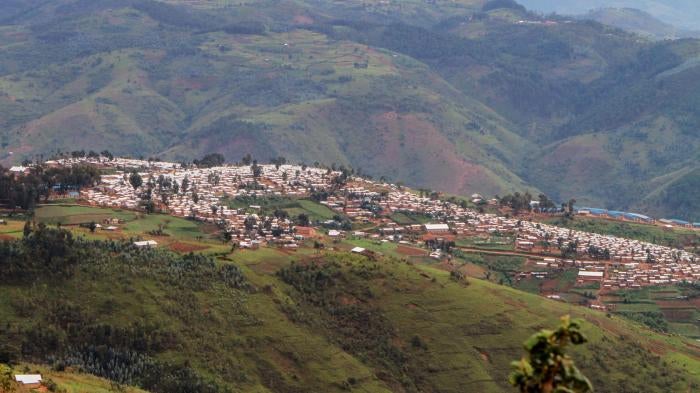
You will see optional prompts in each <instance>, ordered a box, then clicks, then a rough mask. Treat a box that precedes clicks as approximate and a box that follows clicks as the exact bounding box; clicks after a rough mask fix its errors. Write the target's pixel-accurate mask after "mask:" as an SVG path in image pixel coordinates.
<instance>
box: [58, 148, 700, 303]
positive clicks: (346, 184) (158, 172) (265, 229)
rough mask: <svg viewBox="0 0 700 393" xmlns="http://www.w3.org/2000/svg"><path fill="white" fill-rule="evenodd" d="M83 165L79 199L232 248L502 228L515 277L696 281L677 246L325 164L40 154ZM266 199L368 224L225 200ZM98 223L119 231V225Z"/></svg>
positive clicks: (699, 263) (688, 257)
mask: <svg viewBox="0 0 700 393" xmlns="http://www.w3.org/2000/svg"><path fill="white" fill-rule="evenodd" d="M85 163H88V164H91V165H97V166H100V167H102V168H103V169H105V170H109V171H110V173H111V174H108V175H103V176H102V181H101V184H99V185H98V186H97V187H94V188H89V189H86V190H82V191H81V192H80V198H81V199H82V200H84V202H86V203H88V204H91V205H95V206H103V207H118V208H125V209H140V208H143V205H144V198H146V199H148V201H150V202H152V203H153V206H152V208H154V209H157V210H160V211H164V212H168V213H169V214H171V215H175V216H181V217H189V218H191V219H194V220H199V221H205V222H209V223H214V224H217V225H219V226H220V227H221V228H222V229H223V230H224V231H225V233H227V234H228V235H229V236H228V238H230V241H231V243H232V244H234V245H235V247H240V248H248V249H256V248H259V247H261V246H277V247H284V248H287V249H296V248H298V247H299V246H300V244H301V243H302V242H303V241H304V240H306V239H307V238H309V237H315V236H316V234H317V231H320V230H319V227H321V226H323V227H324V228H325V234H326V235H327V236H328V237H329V238H330V239H337V238H342V237H348V236H352V237H360V238H368V239H373V240H376V241H379V242H400V243H402V244H407V245H410V244H413V245H417V246H419V247H423V245H424V244H428V242H429V241H431V240H432V241H433V242H432V243H430V244H432V245H434V246H433V248H434V249H432V250H431V251H432V252H431V254H430V256H431V257H433V258H435V259H442V258H449V255H445V254H443V251H444V250H441V249H440V247H437V246H435V245H436V244H440V243H439V242H443V243H444V242H445V241H448V242H449V241H451V240H452V241H453V240H454V239H455V237H469V236H472V237H479V236H488V235H490V234H510V235H512V236H513V237H514V239H515V247H516V249H517V251H518V252H521V253H523V255H528V258H529V259H530V260H532V261H533V266H534V269H532V271H527V272H522V273H521V274H520V276H533V277H538V278H542V277H545V276H546V275H547V271H548V270H553V269H562V268H578V269H579V271H578V280H577V281H578V282H579V283H590V282H599V283H600V284H601V289H604V290H605V289H610V290H612V289H624V288H639V287H642V286H648V285H663V284H674V283H679V282H683V281H692V282H695V281H699V280H700V260H699V259H698V257H697V256H696V255H694V254H692V253H690V252H687V251H685V250H680V249H673V248H670V247H666V246H661V245H657V244H651V243H646V242H642V241H637V240H631V239H625V238H619V237H615V236H605V235H599V234H594V233H587V232H581V231H576V230H570V229H565V228H560V227H556V226H552V225H547V224H543V223H537V222H533V221H527V220H520V219H518V218H507V217H504V216H499V215H497V214H493V213H480V212H478V211H477V210H475V209H471V208H467V207H465V206H463V204H461V205H458V204H456V203H453V202H449V201H443V200H440V199H436V198H431V197H428V196H424V195H420V194H418V193H416V192H415V191H412V190H409V189H405V188H403V187H400V186H397V185H394V184H388V183H383V182H377V181H372V180H368V179H364V178H361V177H356V176H348V175H347V174H344V173H343V172H340V171H334V170H331V169H322V168H312V167H306V166H299V165H288V164H265V165H257V164H256V163H254V164H252V165H224V166H215V167H211V168H198V167H195V166H190V167H182V165H181V164H179V163H171V162H159V161H143V160H134V159H125V158H113V159H106V158H102V157H101V158H69V159H61V160H57V161H49V162H47V164H48V165H53V166H71V165H77V164H85ZM134 172H136V173H138V176H139V177H140V178H142V179H144V180H143V184H141V185H139V186H138V187H134V185H133V184H131V182H130V176H131V175H132V174H133V173H134ZM146 194H148V196H145V195H146ZM268 197H291V198H309V197H314V198H316V199H317V200H319V203H321V204H323V205H326V206H327V207H328V208H330V209H332V210H333V211H335V212H337V213H338V216H339V217H340V216H343V217H347V218H348V219H349V220H351V221H352V222H353V223H361V224H366V225H369V228H370V229H365V230H362V231H360V230H356V231H353V230H352V229H351V227H352V226H351V225H349V224H346V225H345V226H343V225H342V223H341V222H337V221H335V220H329V221H328V222H313V223H311V222H310V223H308V224H306V225H308V226H301V225H299V224H298V222H295V220H294V218H293V217H288V216H284V215H277V216H276V215H263V214H262V213H261V207H260V206H259V205H256V204H255V203H250V204H248V205H247V206H244V207H242V208H231V207H229V206H228V205H227V203H226V201H230V200H236V199H240V198H243V200H245V201H255V200H256V198H259V200H264V199H265V198H268ZM473 197H474V198H477V199H478V198H481V197H480V196H479V195H474V196H473ZM150 202H149V203H150ZM398 212H401V213H408V214H420V215H423V216H425V217H428V218H429V221H430V222H428V223H425V224H413V225H400V224H398V223H396V222H394V221H392V220H391V219H390V218H388V217H389V216H390V215H391V214H392V213H398ZM101 229H102V230H118V226H116V225H108V226H105V227H101ZM435 241H437V242H435ZM155 245H157V242H156V241H153V240H151V241H145V242H142V244H139V246H155ZM560 250H567V254H566V256H567V257H566V258H561V257H560V256H561V254H562V253H561V252H560ZM353 251H355V252H363V251H365V250H364V249H361V248H358V249H355V250H353Z"/></svg>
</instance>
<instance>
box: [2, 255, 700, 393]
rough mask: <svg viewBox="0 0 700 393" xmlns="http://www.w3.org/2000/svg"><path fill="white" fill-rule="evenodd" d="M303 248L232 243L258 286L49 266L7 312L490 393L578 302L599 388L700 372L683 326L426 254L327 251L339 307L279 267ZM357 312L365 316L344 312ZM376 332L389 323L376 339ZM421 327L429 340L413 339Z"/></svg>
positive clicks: (310, 368) (192, 350)
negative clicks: (439, 266) (179, 282)
mask: <svg viewBox="0 0 700 393" xmlns="http://www.w3.org/2000/svg"><path fill="white" fill-rule="evenodd" d="M304 254H305V251H303V252H300V254H297V256H296V257H294V256H293V257H290V256H288V255H286V254H283V253H280V252H277V251H274V250H267V249H265V250H261V251H259V252H257V253H254V252H241V253H237V254H234V255H233V260H234V263H236V264H238V265H239V266H242V267H243V268H244V272H245V274H246V276H247V278H248V279H249V280H250V281H251V282H252V283H254V284H255V285H256V286H257V287H258V288H259V289H260V290H258V291H257V292H255V293H252V294H247V293H244V292H241V291H231V290H226V289H224V288H222V287H220V286H214V287H213V288H211V289H208V290H204V291H190V290H184V291H183V290H180V289H177V288H174V287H172V286H170V285H166V284H164V283H163V282H159V281H154V280H152V279H148V278H144V277H138V276H131V275H129V274H128V273H127V272H126V271H118V270H115V271H111V272H110V270H108V271H107V272H106V274H101V275H93V274H90V273H88V272H78V273H77V274H76V276H75V277H74V278H72V279H69V280H62V279H52V278H50V277H44V278H42V279H40V280H39V282H38V283H37V284H36V285H34V286H32V288H33V289H31V291H30V289H29V287H26V286H17V285H7V284H2V285H0V299H5V300H4V301H2V302H0V316H1V317H2V319H3V320H5V321H8V322H9V323H10V324H11V325H12V326H28V325H31V324H33V323H36V322H39V321H41V320H42V318H43V317H44V314H45V310H44V309H45V307H47V305H50V304H52V301H51V300H50V299H61V301H62V304H73V305H78V306H79V307H80V309H81V310H83V311H82V312H83V313H84V315H85V316H87V317H88V318H89V319H91V320H94V321H96V322H108V323H112V324H116V325H118V326H119V325H122V326H127V325H130V324H132V323H135V322H138V321H149V323H151V324H156V325H158V326H163V327H167V330H168V331H169V332H172V333H174V334H175V336H176V337H177V340H178V342H179V343H180V344H179V345H178V348H177V350H171V351H168V352H165V353H161V354H160V355H158V356H159V358H161V359H167V360H170V361H175V362H183V361H185V360H188V361H189V362H190V364H192V365H193V366H194V367H195V368H196V369H198V370H199V371H200V372H201V373H203V375H206V376H208V377H210V378H214V379H216V380H218V381H219V382H225V383H227V384H229V386H231V387H232V388H233V389H234V390H235V391H261V392H262V391H278V392H286V391H289V392H291V391H298V390H299V389H302V390H305V391H325V392H332V391H342V390H343V385H344V384H346V383H347V381H352V384H353V388H354V389H357V390H361V391H368V392H388V391H403V390H404V389H405V391H415V390H417V389H420V390H421V391H441V392H450V391H454V392H457V391H463V390H464V387H465V386H469V387H470V389H471V390H478V391H484V392H492V391H494V392H495V391H508V390H510V389H509V388H507V386H506V383H505V380H506V375H507V373H508V364H509V361H510V360H512V359H515V358H517V357H519V356H520V354H521V342H522V341H523V340H524V339H525V338H526V337H527V336H528V335H529V334H531V333H532V332H533V331H535V330H537V329H539V328H542V327H545V326H552V325H553V324H555V323H556V318H557V316H559V315H562V314H566V313H573V314H574V315H576V316H580V317H584V318H585V319H586V320H587V321H588V322H587V323H586V332H587V333H588V335H589V336H590V337H591V339H592V343H591V344H589V345H588V346H587V348H585V349H583V350H581V351H576V357H577V359H578V360H579V363H580V364H581V366H582V367H583V369H584V370H586V372H587V374H588V375H589V376H591V377H592V379H593V380H594V381H595V383H596V386H597V387H598V391H603V392H604V391H619V387H620V386H622V384H626V386H627V387H629V388H630V389H632V390H635V387H636V388H639V389H643V390H645V391H650V392H651V391H667V389H668V387H669V386H674V389H679V390H680V389H685V387H687V386H689V385H688V384H689V383H691V381H693V382H696V383H697V382H699V380H698V378H700V375H698V373H700V355H699V353H698V351H697V349H694V348H695V347H693V346H692V345H691V344H690V343H687V342H685V341H683V340H681V339H680V338H678V337H671V336H661V335H658V334H654V333H651V332H649V331H647V330H644V329H642V328H640V327H638V326H637V325H633V324H630V323H627V322H624V321H622V320H619V319H617V318H614V319H610V318H607V317H605V315H604V314H600V313H596V312H592V311H588V310H585V309H579V308H576V307H573V308H572V307H571V306H568V305H565V304H562V303H556V302H552V301H548V300H546V299H543V298H541V297H537V296H534V295H527V294H524V293H522V292H518V291H516V290H513V289H509V288H506V287H502V286H497V285H494V284H490V283H487V282H484V281H480V280H475V279H473V280H470V283H469V285H468V286H463V285H461V284H457V283H455V282H452V281H450V279H449V278H448V274H447V273H445V272H443V271H439V270H435V269H433V268H430V267H427V266H419V265H409V264H406V263H403V262H398V261H396V260H388V259H387V260H382V261H381V263H380V264H374V263H369V262H367V261H365V260H364V259H363V258H362V257H351V256H349V255H344V254H329V255H328V256H327V257H326V259H327V260H337V261H339V263H340V264H341V266H342V267H341V273H340V275H339V276H338V281H337V285H336V286H334V287H332V290H330V291H328V292H323V291H322V292H319V293H318V295H320V296H322V297H323V298H325V299H327V300H328V301H329V302H330V304H336V306H337V305H338V304H341V305H343V306H339V308H338V309H334V308H328V307H325V306H319V305H317V304H316V303H313V302H310V301H309V298H308V297H306V296H302V295H301V293H300V292H298V291H297V290H295V289H293V288H292V287H291V286H290V285H288V284H285V283H283V282H281V281H280V279H279V278H278V277H277V276H275V272H277V271H278V270H279V269H281V268H283V267H285V266H288V265H289V263H290V260H294V259H300V258H301V259H303V258H306V257H305V256H304ZM363 272H365V273H363ZM12 299H23V301H22V302H21V304H22V306H21V307H27V306H28V305H29V304H34V306H33V307H32V310H33V312H32V313H31V314H30V315H27V314H24V316H21V315H19V314H18V311H17V310H18V309H17V308H16V305H18V304H20V303H17V302H16V300H12ZM336 301H338V302H339V303H334V302H336ZM343 307H349V308H343ZM333 310H335V312H338V313H339V314H338V313H334V312H332V311H333ZM350 310H352V314H351V315H357V318H358V319H349V320H345V322H341V323H340V324H339V320H338V318H340V317H341V316H342V315H345V314H344V313H346V312H350ZM362 316H364V317H362ZM363 318H369V323H370V325H365V322H367V321H364V319H363ZM341 321H342V320H341ZM363 321H364V322H363ZM368 326H371V327H368ZM193 327H194V328H193ZM348 329H350V330H348ZM354 329H356V330H354ZM379 332H389V333H388V336H386V337H384V336H381V337H379V338H377V337H374V335H376V334H378V333H379ZM416 336H417V337H420V340H421V342H423V344H424V346H423V347H416V346H414V345H412V344H411V342H412V340H414V337H416ZM373 340H379V341H376V342H377V343H379V344H381V346H382V348H384V347H385V346H388V348H393V351H398V353H400V354H401V356H402V357H403V359H405V361H403V362H402V364H403V366H401V367H400V368H399V367H397V366H396V363H394V360H392V359H393V358H387V357H386V356H385V354H384V353H377V352H375V351H374V349H372V347H369V348H368V347H366V346H365V345H366V344H367V343H368V342H369V343H372V342H375V341H373ZM631 343H634V344H632V345H631ZM647 350H650V351H653V353H654V354H653V355H652V354H651V353H648V352H646V351H647ZM660 362H664V363H663V364H664V365H663V366H662V365H661V363H660ZM657 367H659V368H661V367H663V370H665V371H663V375H660V374H659V372H658V371H654V370H656V369H657ZM401 370H404V371H401ZM681 370H685V371H681ZM630 375H634V376H635V378H634V379H631V378H630V377H629V376H630ZM642 386H643V388H642Z"/></svg>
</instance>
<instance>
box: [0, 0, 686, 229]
mask: <svg viewBox="0 0 700 393" xmlns="http://www.w3.org/2000/svg"><path fill="white" fill-rule="evenodd" d="M183 4H185V3H184V2H180V1H169V2H155V1H147V0H132V1H129V2H127V3H124V2H115V1H107V0H102V1H96V2H84V1H78V0H55V1H49V2H40V1H34V2H30V3H28V4H26V7H25V8H22V5H21V4H19V3H16V2H14V3H7V4H5V5H3V7H6V10H8V11H7V13H8V14H10V11H11V14H12V15H16V16H15V17H14V18H13V19H12V20H10V21H5V22H3V24H2V26H0V34H2V36H3V37H4V38H5V39H6V42H7V44H6V45H5V46H3V47H2V48H0V51H2V53H3V59H5V60H4V61H0V87H1V88H2V92H3V93H4V94H2V95H0V114H2V117H1V118H0V127H1V128H0V129H1V130H2V131H1V132H0V143H1V146H2V150H1V151H0V161H1V162H3V163H4V164H10V163H19V162H20V161H21V160H22V159H24V158H33V157H35V155H36V154H44V155H45V156H48V155H51V154H52V153H54V152H55V151H56V149H60V150H72V149H74V148H76V147H80V148H84V149H94V150H97V151H101V150H103V149H105V148H108V149H110V150H113V151H114V153H116V154H120V155H123V154H131V155H134V156H153V155H161V156H162V157H164V158H167V159H178V160H191V159H193V158H194V157H197V156H201V155H202V154H205V153H209V152H214V151H216V152H220V153H224V154H225V155H226V156H227V158H228V159H229V160H232V161H235V160H236V159H238V158H240V157H242V156H243V155H245V154H246V153H252V154H254V155H255V156H256V157H257V158H258V159H260V160H267V159H269V158H272V157H277V156H279V155H284V156H287V157H288V158H289V159H290V160H293V161H298V162H301V161H306V162H307V163H311V162H315V161H319V162H323V163H326V164H328V165H330V164H332V163H334V162H335V163H336V164H338V165H341V164H342V165H346V166H353V167H356V168H361V169H362V171H363V172H365V173H368V174H370V175H373V176H376V177H380V176H386V177H389V178H391V179H392V180H394V181H403V182H406V183H407V184H412V185H415V186H424V187H429V188H433V189H436V190H441V191H447V192H452V193H461V194H471V193H473V192H481V193H484V194H487V195H492V194H503V193H508V192H513V191H518V190H524V189H528V188H529V189H530V190H531V191H533V192H537V191H543V192H546V193H548V194H550V195H553V196H555V197H556V198H557V199H560V200H568V199H569V198H571V197H574V198H577V199H578V200H581V201H582V202H584V203H586V204H593V205H600V206H603V205H605V206H606V207H615V208H626V209H627V208H629V209H641V210H643V212H644V211H647V210H646V209H649V206H650V204H649V203H647V202H644V203H643V202H642V201H643V200H645V198H647V199H646V200H650V199H649V198H651V197H649V196H648V195H649V193H653V192H654V190H653V189H652V188H651V187H650V188H649V189H644V188H639V187H637V184H638V183H640V182H647V181H651V179H654V178H657V177H659V176H662V175H663V174H665V173H671V172H675V171H678V170H681V169H683V168H686V169H687V168H692V162H693V159H694V158H695V155H694V154H693V151H697V147H698V138H697V135H696V133H694V131H693V130H694V129H695V126H696V125H697V124H700V121H699V119H698V114H697V111H696V110H695V109H694V107H693V102H696V100H698V97H697V94H696V93H695V91H697V90H696V89H694V87H695V86H696V84H697V83H696V80H697V79H695V78H694V77H695V75H696V73H697V72H698V71H697V70H698V64H697V63H696V62H695V60H693V59H696V58H698V57H700V48H699V46H698V44H697V41H694V40H678V41H669V42H659V43H650V42H647V41H645V40H640V39H639V37H638V36H636V35H634V34H629V33H625V32H622V31H619V30H615V29H611V28H610V27H606V26H604V25H601V24H598V23H596V22H591V21H576V20H573V19H571V18H565V17H555V18H551V19H548V18H545V17H542V16H538V15H536V14H532V13H529V12H527V11H523V10H522V9H520V8H518V7H513V6H507V7H505V8H502V7H500V6H499V7H495V8H494V7H493V5H494V4H496V3H489V4H490V6H489V7H487V8H482V6H483V5H484V4H485V2H481V1H463V2H449V1H436V2H434V3H431V4H425V3H423V2H418V1H410V2H395V1H390V2H359V1H357V2H343V3H337V2H333V3H331V2H326V1H283V2H268V1H263V0H260V1H256V2H251V3H245V4H242V5H234V4H224V6H222V7H214V6H213V5H212V3H209V2H203V1H202V2H187V3H186V4H187V5H183ZM222 4H223V3H222ZM498 4H500V3H498ZM513 4H514V3H513ZM506 5H507V4H506ZM358 16H362V19H359V18H357V17H358ZM353 18H354V19H353ZM387 18H388V19H387ZM596 135H598V136H596ZM563 141H567V142H566V145H565V146H568V147H567V149H568V150H566V151H562V150H559V151H558V150H557V149H554V148H552V146H561V145H562V143H564V142H563ZM632 146H634V147H632ZM626 147H629V148H626ZM635 149H636V150H635ZM10 152H12V154H10ZM586 152H588V153H586ZM572 153H573V154H574V155H575V156H580V157H581V159H580V160H579V162H581V165H584V166H585V163H587V162H590V163H595V162H598V163H599V164H600V165H602V166H600V167H599V168H601V170H604V172H602V173H596V172H592V171H589V172H586V171H585V170H583V169H585V168H583V167H581V168H579V169H576V170H575V171H573V172H571V173H570V174H569V175H567V176H565V177H561V176H560V175H559V174H561V173H566V170H567V169H566V168H568V167H569V166H570V165H569V164H567V162H568V160H570V159H571V158H574V156H572ZM579 153H581V154H579ZM586 154H588V156H586ZM620 156H621V157H623V158H624V159H623V160H618V159H617V158H618V157H620ZM603 164H604V165H603ZM562 169H563V170H562ZM689 173H694V172H692V171H691V172H689ZM691 176H694V175H691ZM615 184H617V187H618V188H623V189H629V190H630V191H628V192H625V193H618V192H616V191H614V190H615V189H616V188H615V187H616V186H615ZM574 190H575V191H574ZM611 196H613V198H611ZM659 204H660V205H659V206H661V205H663V204H664V202H663V200H662V201H659ZM655 209H656V211H664V212H667V214H671V215H674V216H677V217H679V218H688V219H693V218H697V214H699V213H698V212H697V211H687V210H685V209H683V210H674V209H672V208H669V207H668V205H666V206H665V207H663V208H662V209H658V208H655Z"/></svg>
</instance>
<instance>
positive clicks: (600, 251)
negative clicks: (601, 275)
mask: <svg viewBox="0 0 700 393" xmlns="http://www.w3.org/2000/svg"><path fill="white" fill-rule="evenodd" d="M586 251H587V252H588V255H589V256H590V257H591V258H593V259H603V260H608V259H610V250H609V249H607V248H601V247H596V246H594V245H590V246H588V250H586Z"/></svg>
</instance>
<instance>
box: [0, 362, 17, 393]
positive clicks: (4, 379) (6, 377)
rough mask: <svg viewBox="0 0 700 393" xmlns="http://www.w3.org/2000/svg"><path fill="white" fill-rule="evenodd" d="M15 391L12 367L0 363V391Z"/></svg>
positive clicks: (6, 392)
mask: <svg viewBox="0 0 700 393" xmlns="http://www.w3.org/2000/svg"><path fill="white" fill-rule="evenodd" d="M14 391H15V383H14V381H13V379H12V369H11V368H10V367H9V366H6V365H4V364H0V392H3V393H11V392H14Z"/></svg>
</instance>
